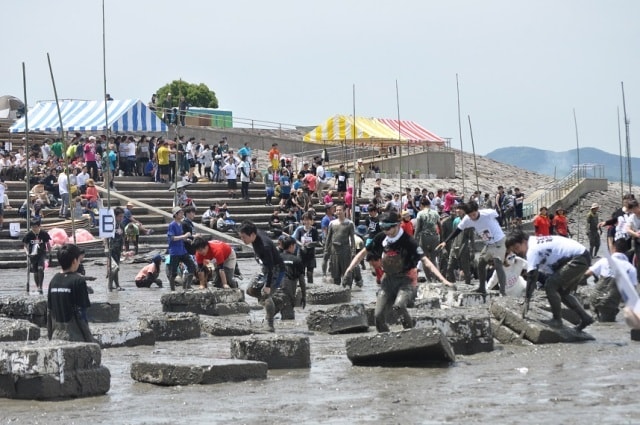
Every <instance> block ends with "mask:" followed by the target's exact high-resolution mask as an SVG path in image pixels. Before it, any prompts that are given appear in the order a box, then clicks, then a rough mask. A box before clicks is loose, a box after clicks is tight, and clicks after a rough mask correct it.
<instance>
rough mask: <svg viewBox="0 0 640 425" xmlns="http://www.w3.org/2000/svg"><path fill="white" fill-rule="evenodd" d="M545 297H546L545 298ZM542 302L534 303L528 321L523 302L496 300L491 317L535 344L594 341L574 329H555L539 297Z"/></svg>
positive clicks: (492, 305) (493, 301) (506, 298)
mask: <svg viewBox="0 0 640 425" xmlns="http://www.w3.org/2000/svg"><path fill="white" fill-rule="evenodd" d="M543 297H544V296H543ZM537 298H538V299H539V300H540V301H532V302H531V305H530V308H529V312H528V313H527V317H526V319H523V318H522V305H521V301H520V300H517V299H515V298H511V297H502V298H494V299H493V300H492V302H491V306H490V311H491V315H492V316H493V317H494V318H495V319H496V320H498V321H499V322H502V325H503V326H506V327H508V328H510V329H511V330H513V331H514V332H515V333H517V334H519V335H522V336H523V337H524V338H526V339H527V340H529V341H531V342H532V343H534V344H551V343H556V342H581V341H590V340H593V339H594V338H593V336H591V335H589V334H588V333H586V332H584V331H583V332H578V331H576V330H575V329H573V327H569V326H563V327H561V328H553V327H551V326H549V325H548V324H547V323H545V321H547V320H549V319H551V315H550V314H549V313H548V312H546V311H544V310H543V309H542V308H540V306H539V305H540V303H544V302H546V297H544V300H543V299H542V298H539V297H537Z"/></svg>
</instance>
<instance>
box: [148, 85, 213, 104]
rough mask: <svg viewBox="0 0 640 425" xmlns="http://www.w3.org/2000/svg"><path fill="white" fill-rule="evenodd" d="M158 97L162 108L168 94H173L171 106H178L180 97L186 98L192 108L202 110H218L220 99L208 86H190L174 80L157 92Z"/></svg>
mask: <svg viewBox="0 0 640 425" xmlns="http://www.w3.org/2000/svg"><path fill="white" fill-rule="evenodd" d="M156 93H157V95H158V105H159V106H160V107H162V105H163V104H164V101H165V99H166V97H167V94H169V93H171V103H172V105H171V106H176V107H177V106H178V104H179V103H180V96H184V97H185V98H186V99H187V102H188V103H189V104H190V105H191V106H199V107H201V108H217V107H218V98H217V97H216V93H215V92H214V91H213V90H209V87H207V85H206V84H204V83H200V84H190V83H188V82H186V81H182V80H173V81H172V82H171V83H169V84H166V85H164V86H162V87H160V88H159V89H158V90H157V91H156Z"/></svg>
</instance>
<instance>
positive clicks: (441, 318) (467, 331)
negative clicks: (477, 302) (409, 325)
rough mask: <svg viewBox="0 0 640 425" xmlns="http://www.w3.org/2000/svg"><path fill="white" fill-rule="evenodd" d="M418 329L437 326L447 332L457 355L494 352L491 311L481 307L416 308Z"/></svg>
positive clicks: (444, 332)
mask: <svg viewBox="0 0 640 425" xmlns="http://www.w3.org/2000/svg"><path fill="white" fill-rule="evenodd" d="M413 318H414V322H415V327H416V328H432V327H436V328H438V329H440V331H441V332H442V333H443V334H444V336H445V337H446V338H447V339H448V340H449V343H450V344H451V346H452V347H453V351H454V352H455V353H456V354H476V353H481V352H488V351H493V334H492V333H491V321H490V315H489V311H488V310H487V309H486V308H481V307H455V308H449V309H445V310H416V311H415V316H413Z"/></svg>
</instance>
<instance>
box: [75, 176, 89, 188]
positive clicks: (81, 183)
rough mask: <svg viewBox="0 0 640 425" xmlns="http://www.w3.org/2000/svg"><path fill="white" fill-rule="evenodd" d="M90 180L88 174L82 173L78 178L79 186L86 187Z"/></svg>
mask: <svg viewBox="0 0 640 425" xmlns="http://www.w3.org/2000/svg"><path fill="white" fill-rule="evenodd" d="M88 179H89V174H88V173H80V174H78V175H77V176H76V182H77V183H78V186H85V185H86V184H87V180H88Z"/></svg>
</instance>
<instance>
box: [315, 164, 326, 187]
mask: <svg viewBox="0 0 640 425" xmlns="http://www.w3.org/2000/svg"><path fill="white" fill-rule="evenodd" d="M316 177H318V180H319V181H320V183H326V182H327V175H326V173H325V172H324V167H323V166H322V165H318V166H317V167H316Z"/></svg>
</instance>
